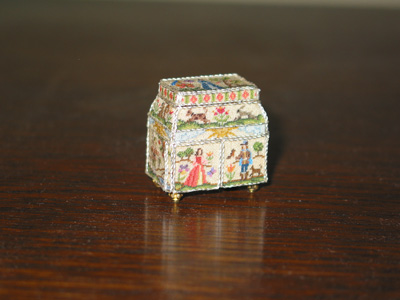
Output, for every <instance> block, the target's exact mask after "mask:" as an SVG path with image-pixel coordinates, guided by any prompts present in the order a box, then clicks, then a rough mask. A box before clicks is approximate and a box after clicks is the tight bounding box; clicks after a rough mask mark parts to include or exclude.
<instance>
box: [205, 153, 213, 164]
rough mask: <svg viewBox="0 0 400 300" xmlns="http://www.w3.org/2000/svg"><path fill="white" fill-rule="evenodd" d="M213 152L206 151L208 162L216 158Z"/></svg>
mask: <svg viewBox="0 0 400 300" xmlns="http://www.w3.org/2000/svg"><path fill="white" fill-rule="evenodd" d="M213 154H214V153H213V152H211V151H210V152H208V153H206V159H207V160H208V163H210V162H211V161H212V160H213V158H214V156H213Z"/></svg>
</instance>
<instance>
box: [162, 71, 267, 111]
mask: <svg viewBox="0 0 400 300" xmlns="http://www.w3.org/2000/svg"><path fill="white" fill-rule="evenodd" d="M158 97H160V98H163V99H164V100H165V101H167V102H171V103H176V104H177V105H180V106H186V105H207V104H210V103H229V102H232V103H234V102H238V101H257V100H258V99H259V89H258V88H257V87H256V86H255V85H254V84H253V83H251V82H249V81H247V80H246V79H244V78H243V77H240V76H239V75H237V74H226V75H212V76H197V77H183V78H171V79H163V80H161V81H160V86H159V91H158Z"/></svg>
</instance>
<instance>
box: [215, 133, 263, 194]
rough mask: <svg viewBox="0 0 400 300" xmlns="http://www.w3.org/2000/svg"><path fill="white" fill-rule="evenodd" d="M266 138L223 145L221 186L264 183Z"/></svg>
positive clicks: (227, 142)
mask: <svg viewBox="0 0 400 300" xmlns="http://www.w3.org/2000/svg"><path fill="white" fill-rule="evenodd" d="M267 141H268V137H267V136H264V137H259V138H253V139H248V140H236V141H226V142H225V143H224V153H225V155H224V166H223V172H222V173H223V179H222V186H225V187H229V186H238V185H249V184H257V183H260V182H265V181H266V157H265V156H266V147H267Z"/></svg>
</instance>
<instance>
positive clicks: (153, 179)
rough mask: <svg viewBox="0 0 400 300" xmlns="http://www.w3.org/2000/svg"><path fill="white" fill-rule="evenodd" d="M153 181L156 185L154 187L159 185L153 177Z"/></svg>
mask: <svg viewBox="0 0 400 300" xmlns="http://www.w3.org/2000/svg"><path fill="white" fill-rule="evenodd" d="M153 183H154V185H155V186H156V187H158V188H159V187H160V185H159V184H158V182H157V180H155V179H153Z"/></svg>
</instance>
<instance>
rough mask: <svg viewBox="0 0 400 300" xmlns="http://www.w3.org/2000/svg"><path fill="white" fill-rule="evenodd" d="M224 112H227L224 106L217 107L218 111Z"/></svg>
mask: <svg viewBox="0 0 400 300" xmlns="http://www.w3.org/2000/svg"><path fill="white" fill-rule="evenodd" d="M224 112H225V107H223V106H220V107H217V113H219V114H223V113H224Z"/></svg>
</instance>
